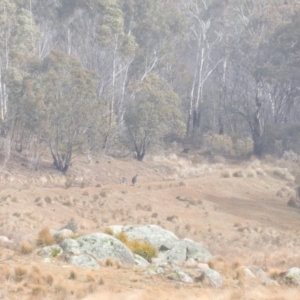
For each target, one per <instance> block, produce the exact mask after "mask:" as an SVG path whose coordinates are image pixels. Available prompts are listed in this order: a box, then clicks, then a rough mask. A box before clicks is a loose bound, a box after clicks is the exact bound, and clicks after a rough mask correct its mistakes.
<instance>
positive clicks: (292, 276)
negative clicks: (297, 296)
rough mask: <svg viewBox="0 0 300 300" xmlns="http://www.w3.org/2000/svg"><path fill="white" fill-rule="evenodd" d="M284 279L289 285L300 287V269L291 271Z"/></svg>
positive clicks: (286, 273)
mask: <svg viewBox="0 0 300 300" xmlns="http://www.w3.org/2000/svg"><path fill="white" fill-rule="evenodd" d="M283 279H284V281H285V282H286V283H288V284H294V285H300V269H299V268H296V267H294V268H291V269H289V270H288V271H287V272H285V274H284V277H283Z"/></svg>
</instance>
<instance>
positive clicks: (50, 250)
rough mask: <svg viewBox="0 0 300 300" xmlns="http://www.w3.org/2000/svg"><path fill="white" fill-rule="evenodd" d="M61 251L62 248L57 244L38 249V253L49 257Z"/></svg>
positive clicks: (57, 254) (59, 253)
mask: <svg viewBox="0 0 300 300" xmlns="http://www.w3.org/2000/svg"><path fill="white" fill-rule="evenodd" d="M62 253H63V249H62V248H61V247H60V246H59V245H52V246H46V247H43V248H42V249H41V250H40V251H39V255H47V256H51V257H56V256H59V255H61V254H62Z"/></svg>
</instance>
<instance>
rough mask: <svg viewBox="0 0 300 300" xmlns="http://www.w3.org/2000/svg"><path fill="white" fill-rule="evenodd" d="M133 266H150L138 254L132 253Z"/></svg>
mask: <svg viewBox="0 0 300 300" xmlns="http://www.w3.org/2000/svg"><path fill="white" fill-rule="evenodd" d="M134 266H135V267H137V268H147V267H149V266H150V263H149V262H148V261H147V260H146V259H145V258H143V257H142V256H140V255H138V254H134Z"/></svg>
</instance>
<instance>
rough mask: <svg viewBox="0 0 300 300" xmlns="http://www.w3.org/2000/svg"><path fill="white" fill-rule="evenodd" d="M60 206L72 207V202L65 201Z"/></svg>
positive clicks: (69, 200)
mask: <svg viewBox="0 0 300 300" xmlns="http://www.w3.org/2000/svg"><path fill="white" fill-rule="evenodd" d="M62 204H63V205H65V206H72V205H73V202H72V200H71V199H66V200H65V201H64V202H63V203H62Z"/></svg>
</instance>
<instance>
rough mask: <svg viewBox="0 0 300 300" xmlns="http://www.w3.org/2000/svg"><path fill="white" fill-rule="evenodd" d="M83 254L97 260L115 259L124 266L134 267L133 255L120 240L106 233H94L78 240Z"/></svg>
mask: <svg viewBox="0 0 300 300" xmlns="http://www.w3.org/2000/svg"><path fill="white" fill-rule="evenodd" d="M76 241H77V243H78V245H79V250H80V253H81V254H84V253H87V254H90V255H92V256H93V257H95V258H96V259H97V260H104V259H106V258H109V257H110V258H115V259H118V260H120V262H122V263H123V264H126V265H134V257H133V253H132V252H131V251H130V250H129V249H128V248H127V247H126V246H125V245H124V244H123V243H121V242H120V241H119V240H118V239H116V238H115V237H113V236H111V235H108V234H105V233H93V234H90V235H86V236H82V237H80V238H78V239H77V240H76Z"/></svg>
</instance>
